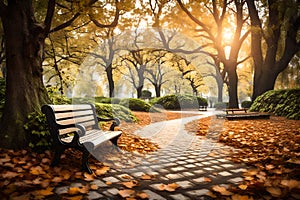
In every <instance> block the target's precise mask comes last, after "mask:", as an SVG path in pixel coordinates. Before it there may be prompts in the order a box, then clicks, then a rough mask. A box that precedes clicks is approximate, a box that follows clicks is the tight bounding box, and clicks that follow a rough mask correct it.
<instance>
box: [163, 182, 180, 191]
mask: <svg viewBox="0 0 300 200" xmlns="http://www.w3.org/2000/svg"><path fill="white" fill-rule="evenodd" d="M177 188H179V185H178V184H177V183H171V184H168V185H167V186H166V190H167V191H169V192H174V191H175V190H176V189H177Z"/></svg>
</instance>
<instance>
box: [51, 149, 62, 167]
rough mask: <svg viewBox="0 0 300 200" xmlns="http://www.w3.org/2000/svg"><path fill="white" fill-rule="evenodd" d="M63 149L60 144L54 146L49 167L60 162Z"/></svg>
mask: <svg viewBox="0 0 300 200" xmlns="http://www.w3.org/2000/svg"><path fill="white" fill-rule="evenodd" d="M64 151H65V148H64V147H62V146H58V147H56V149H55V151H54V156H53V160H52V163H51V167H54V166H57V165H58V164H59V162H60V157H61V154H62V153H63V152H64Z"/></svg>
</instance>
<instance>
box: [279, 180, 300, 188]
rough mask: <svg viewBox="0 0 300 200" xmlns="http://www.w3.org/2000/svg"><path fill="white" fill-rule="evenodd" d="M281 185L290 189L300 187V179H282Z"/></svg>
mask: <svg viewBox="0 0 300 200" xmlns="http://www.w3.org/2000/svg"><path fill="white" fill-rule="evenodd" d="M281 185H283V186H286V187H288V188H289V189H290V190H292V189H294V188H298V189H300V181H297V180H282V181H281Z"/></svg>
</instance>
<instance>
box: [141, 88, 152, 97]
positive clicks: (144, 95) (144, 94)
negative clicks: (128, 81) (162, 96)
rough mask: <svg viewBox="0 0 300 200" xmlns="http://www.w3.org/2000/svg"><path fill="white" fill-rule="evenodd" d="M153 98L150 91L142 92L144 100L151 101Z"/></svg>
mask: <svg viewBox="0 0 300 200" xmlns="http://www.w3.org/2000/svg"><path fill="white" fill-rule="evenodd" d="M151 96H152V93H151V92H150V91H149V90H143V91H142V96H141V98H142V99H150V98H151Z"/></svg>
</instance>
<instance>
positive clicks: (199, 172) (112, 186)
mask: <svg viewBox="0 0 300 200" xmlns="http://www.w3.org/2000/svg"><path fill="white" fill-rule="evenodd" d="M212 114H214V113H211V112H207V114H206V115H199V116H195V117H189V118H184V119H178V120H171V121H166V122H158V123H153V124H151V125H149V126H147V127H145V128H144V129H142V130H140V131H138V132H136V134H137V135H140V136H142V137H147V138H150V139H151V140H153V141H154V142H156V143H158V144H159V145H160V147H161V149H160V150H159V151H157V152H154V153H151V154H148V155H146V156H144V157H140V156H138V155H132V154H124V155H123V156H122V160H121V161H120V162H121V164H120V165H124V164H128V166H129V167H127V168H117V167H116V168H115V169H113V167H112V169H111V170H110V171H109V172H108V173H107V174H106V175H105V176H104V177H101V178H99V179H98V180H95V181H93V182H91V183H90V184H95V185H97V186H98V190H96V191H90V192H89V194H88V196H87V199H121V197H120V195H118V192H119V190H123V189H126V188H125V187H124V185H122V182H125V181H132V180H134V181H136V182H137V183H138V185H137V186H136V187H134V188H133V190H135V191H136V192H144V193H147V194H148V196H149V199H153V200H154V199H155V200H160V199H162V200H164V199H175V200H177V199H178V200H184V199H211V198H210V197H209V196H207V194H208V192H209V189H211V187H212V186H213V185H222V186H225V187H226V186H228V185H229V184H239V183H241V181H242V180H243V179H242V176H241V174H242V173H243V172H244V171H246V170H247V167H246V166H245V165H240V164H236V163H233V162H231V161H229V160H227V159H226V152H229V151H235V150H234V149H232V148H231V147H228V146H224V145H222V144H219V143H217V138H218V132H215V131H214V132H213V131H209V133H208V135H207V136H206V137H203V138H199V137H197V136H194V135H193V134H189V133H187V132H186V131H185V130H184V124H186V123H187V122H189V121H192V120H195V119H199V118H201V117H204V116H207V115H212ZM218 121H219V123H218V124H216V123H215V124H214V123H212V124H213V125H214V126H219V128H218V129H217V130H222V126H223V125H222V123H220V120H218ZM214 130H216V129H214ZM116 165H117V164H116ZM145 174H146V175H149V176H148V177H150V178H151V179H149V180H145V178H144V177H143V175H145ZM107 183H109V184H107ZM171 183H176V184H178V185H179V186H180V187H179V188H177V189H176V190H175V191H173V192H167V191H161V190H160V189H159V186H160V185H161V184H171ZM85 184H86V183H85V182H84V181H78V182H74V183H72V184H71V185H69V186H61V187H58V188H56V190H55V192H56V194H57V195H60V194H63V193H66V192H67V191H68V189H69V187H80V186H83V185H85Z"/></svg>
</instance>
